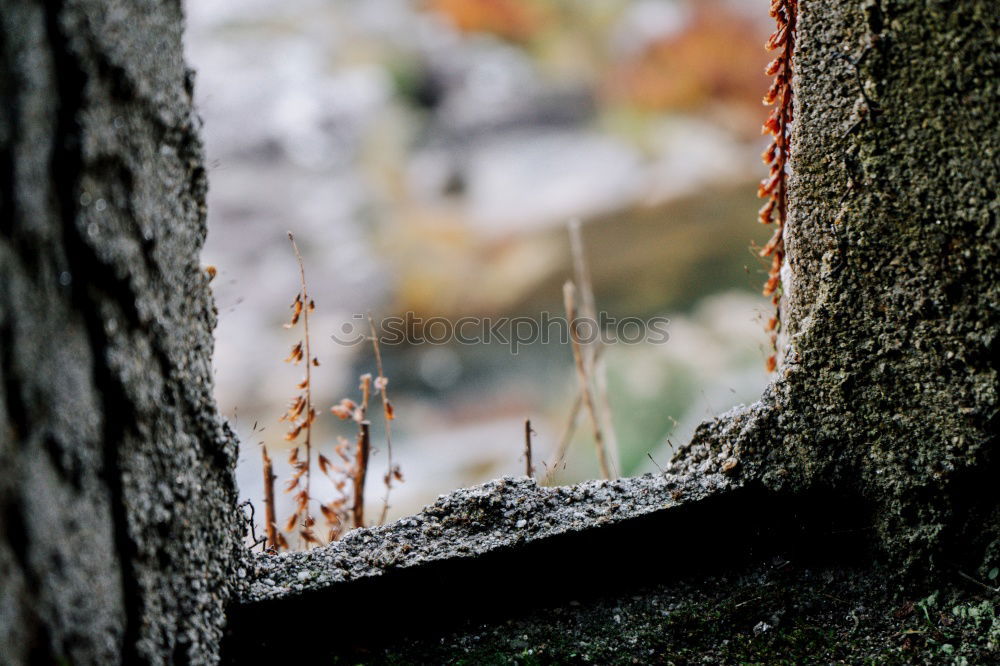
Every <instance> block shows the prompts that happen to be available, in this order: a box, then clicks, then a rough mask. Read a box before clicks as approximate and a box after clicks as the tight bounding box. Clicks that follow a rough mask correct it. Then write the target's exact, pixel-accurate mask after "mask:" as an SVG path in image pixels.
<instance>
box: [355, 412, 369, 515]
mask: <svg viewBox="0 0 1000 666" xmlns="http://www.w3.org/2000/svg"><path fill="white" fill-rule="evenodd" d="M370 426H371V424H370V423H369V422H368V421H367V420H365V421H361V422H360V423H359V424H358V446H357V451H356V452H355V463H354V475H353V476H354V480H353V482H354V505H353V506H352V507H351V514H352V516H353V519H354V526H355V527H364V526H365V479H366V478H367V476H368V456H369V455H370V452H371V429H370Z"/></svg>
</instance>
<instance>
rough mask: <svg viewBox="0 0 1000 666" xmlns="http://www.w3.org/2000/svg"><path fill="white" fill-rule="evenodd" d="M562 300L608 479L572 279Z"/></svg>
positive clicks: (585, 402)
mask: <svg viewBox="0 0 1000 666" xmlns="http://www.w3.org/2000/svg"><path fill="white" fill-rule="evenodd" d="M563 301H564V303H565V306H566V319H567V320H568V321H569V337H570V341H571V342H572V347H573V360H574V362H575V364H576V377H577V380H578V381H579V383H580V394H581V396H582V399H583V406H584V407H585V408H586V409H587V413H588V414H589V415H590V423H591V425H592V426H593V429H594V446H595V447H596V448H597V464H598V466H599V467H600V469H601V475H602V476H604V478H605V479H610V478H612V477H611V470H610V468H609V467H608V459H607V450H606V449H605V446H604V434H603V433H602V432H601V423H600V420H599V419H598V417H597V410H596V408H595V407H594V397H593V395H592V394H591V391H590V378H589V377H588V376H587V365H586V363H585V361H584V353H583V348H582V346H581V345H580V333H579V331H578V330H577V326H578V324H579V321H578V313H577V308H576V286H575V285H574V284H573V281H572V280H567V281H566V284H564V285H563Z"/></svg>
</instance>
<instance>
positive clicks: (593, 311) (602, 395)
mask: <svg viewBox="0 0 1000 666" xmlns="http://www.w3.org/2000/svg"><path fill="white" fill-rule="evenodd" d="M569 240H570V251H571V253H572V255H573V273H574V275H575V278H576V283H577V284H578V285H580V301H581V307H580V312H581V313H582V314H583V316H584V317H586V318H587V319H590V321H592V322H593V323H594V326H598V325H599V322H598V319H597V306H596V303H595V300H594V288H593V286H592V284H591V281H590V269H589V267H588V265H587V256H586V254H585V253H584V251H583V235H582V233H581V231H580V220H578V219H576V218H574V219H572V220H570V222H569ZM602 349H604V344H603V343H602V341H601V338H600V336H597V339H595V340H594V341H593V342H592V343H590V344H588V345H586V346H585V347H584V352H585V357H584V361H585V363H586V366H587V373H588V375H589V376H590V377H592V378H593V380H594V397H595V404H596V406H597V413H598V417H599V418H600V420H601V428H602V430H603V432H604V434H605V437H606V439H607V446H608V458H609V462H610V464H611V471H612V472H613V474H614V475H615V476H617V475H618V467H619V460H620V459H619V451H618V436H617V434H616V433H615V425H614V420H613V419H612V415H611V403H610V401H609V400H608V380H607V370H606V368H605V365H604V362H603V361H602V360H601V353H600V352H601V350H602Z"/></svg>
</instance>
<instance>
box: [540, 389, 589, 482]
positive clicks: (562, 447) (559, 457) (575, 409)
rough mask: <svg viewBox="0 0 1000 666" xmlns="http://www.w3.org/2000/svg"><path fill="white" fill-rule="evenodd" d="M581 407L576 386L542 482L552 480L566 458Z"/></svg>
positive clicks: (581, 401) (581, 400) (580, 398)
mask: <svg viewBox="0 0 1000 666" xmlns="http://www.w3.org/2000/svg"><path fill="white" fill-rule="evenodd" d="M581 407H583V396H582V395H581V393H580V389H579V386H578V387H577V391H576V396H575V397H574V398H573V406H572V407H570V409H569V418H567V419H566V424H565V425H564V426H563V429H562V434H561V435H560V436H559V444H558V445H556V452H555V454H554V455H553V456H552V464H551V465H547V466H546V470H545V476H544V477H543V478H542V483H543V484H547V483H550V482H551V481H552V478H553V477H554V476H555V475H556V472H557V471H558V470H559V465H561V464H562V463H563V461H564V460H565V459H566V452H567V451H568V450H569V445H570V443H571V442H572V441H573V435H574V434H575V433H576V424H577V423H578V422H579V421H580V408H581Z"/></svg>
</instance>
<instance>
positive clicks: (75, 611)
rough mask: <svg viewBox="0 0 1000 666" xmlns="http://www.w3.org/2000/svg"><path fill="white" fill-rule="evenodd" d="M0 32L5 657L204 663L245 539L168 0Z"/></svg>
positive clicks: (197, 176)
mask: <svg viewBox="0 0 1000 666" xmlns="http://www.w3.org/2000/svg"><path fill="white" fill-rule="evenodd" d="M0 24H2V25H0V27H2V30H0V40H2V41H0V99H2V105H0V213H2V214H0V353H2V357H0V376H2V382H0V447H3V450H2V455H0V457H2V459H3V461H4V464H3V466H2V468H0V613H2V622H0V654H2V655H3V659H0V660H2V661H4V663H19V662H22V661H25V660H26V659H28V658H29V657H30V658H33V659H36V660H38V661H40V662H45V663H55V662H56V661H57V660H60V659H66V660H68V661H69V662H71V663H81V664H82V663H113V662H116V661H123V660H124V661H130V662H148V663H164V662H168V661H176V662H187V661H193V662H204V661H211V660H212V659H213V655H214V654H215V653H216V649H217V644H218V641H219V637H220V636H221V630H222V626H223V622H224V617H223V606H224V604H225V602H226V600H227V599H228V596H229V593H230V587H231V583H230V574H231V572H232V570H233V568H234V566H233V563H234V561H235V560H236V558H238V557H242V552H241V551H242V549H241V545H240V540H239V534H238V533H239V528H238V524H237V516H238V514H237V509H236V491H235V484H234V479H233V474H232V471H233V464H234V460H235V451H236V445H235V441H234V439H233V437H232V435H231V434H230V433H229V432H228V430H227V429H226V428H225V427H224V425H223V424H222V421H221V420H220V419H219V417H218V416H217V413H216V409H215V404H214V400H213V397H212V377H211V350H212V335H211V331H212V328H213V326H214V314H213V306H212V302H211V296H210V293H209V290H208V288H207V282H208V278H207V277H206V275H205V273H204V272H203V271H202V269H201V267H200V266H199V263H198V251H199V249H200V247H201V244H202V241H203V238H204V235H205V215H204V195H205V184H206V181H205V172H204V169H203V167H202V152H201V144H200V142H199V140H198V137H197V119H196V117H195V115H194V114H193V111H192V105H191V98H190V94H191V85H192V76H191V73H190V72H189V71H188V70H187V68H186V67H185V65H184V62H183V59H182V55H181V52H182V48H181V31H182V27H183V17H182V15H181V11H180V6H179V3H176V2H96V1H94V0H65V1H63V2H40V1H39V2H23V3H20V2H7V1H5V2H3V4H2V10H0Z"/></svg>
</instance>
